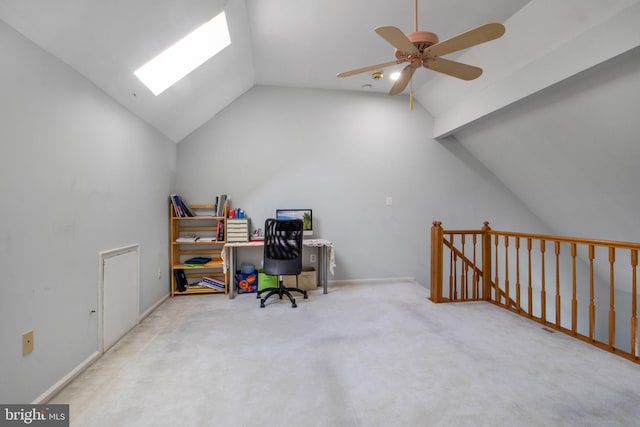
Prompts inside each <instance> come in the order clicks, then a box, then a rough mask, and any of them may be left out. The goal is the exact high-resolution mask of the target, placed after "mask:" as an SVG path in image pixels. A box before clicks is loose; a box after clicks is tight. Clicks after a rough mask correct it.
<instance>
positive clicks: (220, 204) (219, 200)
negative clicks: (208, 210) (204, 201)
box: [214, 194, 228, 216]
mask: <svg viewBox="0 0 640 427" xmlns="http://www.w3.org/2000/svg"><path fill="white" fill-rule="evenodd" d="M227 198H228V197H227V195H226V194H220V195H218V196H216V198H215V203H214V212H215V216H224V206H225V205H226V204H227Z"/></svg>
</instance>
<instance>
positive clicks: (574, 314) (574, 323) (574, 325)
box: [571, 243, 578, 336]
mask: <svg viewBox="0 0 640 427" xmlns="http://www.w3.org/2000/svg"><path fill="white" fill-rule="evenodd" d="M576 254H577V252H576V244H575V243H571V271H572V273H571V277H572V286H571V332H572V333H573V335H574V336H575V335H576V334H577V333H578V299H577V295H576V294H577V286H576V285H577V275H576Z"/></svg>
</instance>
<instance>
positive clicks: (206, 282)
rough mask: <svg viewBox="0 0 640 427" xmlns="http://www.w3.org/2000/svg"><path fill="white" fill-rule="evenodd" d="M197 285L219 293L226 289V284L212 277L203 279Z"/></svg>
mask: <svg viewBox="0 0 640 427" xmlns="http://www.w3.org/2000/svg"><path fill="white" fill-rule="evenodd" d="M198 284H199V285H203V286H206V287H207V288H211V289H216V290H219V291H224V290H225V288H226V284H225V283H224V282H223V281H222V280H218V279H216V278H214V277H203V278H202V281H201V282H200V283H198Z"/></svg>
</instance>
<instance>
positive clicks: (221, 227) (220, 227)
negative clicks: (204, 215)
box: [216, 220, 224, 241]
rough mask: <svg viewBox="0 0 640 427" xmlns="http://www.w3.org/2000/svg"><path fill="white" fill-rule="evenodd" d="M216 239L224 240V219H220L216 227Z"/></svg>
mask: <svg viewBox="0 0 640 427" xmlns="http://www.w3.org/2000/svg"><path fill="white" fill-rule="evenodd" d="M216 239H217V240H219V241H223V240H224V220H220V221H218V226H217V227H216Z"/></svg>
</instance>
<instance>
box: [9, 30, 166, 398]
mask: <svg viewBox="0 0 640 427" xmlns="http://www.w3.org/2000/svg"><path fill="white" fill-rule="evenodd" d="M0 56H1V57H2V58H4V59H3V65H2V67H0V129H1V131H0V176H1V179H0V194H2V207H1V209H0V211H1V212H2V213H1V215H2V221H1V222H0V272H2V275H1V279H0V280H1V283H2V286H1V289H2V295H1V296H0V324H1V325H2V326H1V327H0V402H4V403H27V402H31V401H33V400H34V399H36V398H37V397H38V396H40V395H41V394H42V393H44V392H45V391H47V390H48V389H49V388H50V387H51V386H52V385H54V384H55V383H56V382H58V381H59V380H60V379H61V378H63V377H64V376H65V375H67V374H68V373H69V372H70V371H72V370H73V369H74V368H75V367H77V366H78V365H79V364H81V363H82V362H83V361H84V360H85V359H87V358H88V357H90V356H91V355H92V354H93V353H94V352H95V351H96V350H97V348H98V318H97V316H96V314H91V310H97V309H98V307H97V303H98V253H99V252H100V251H103V250H107V249H112V248H116V247H121V246H124V245H127V244H130V243H140V245H141V249H140V251H141V252H140V258H141V268H140V288H141V294H140V312H141V313H143V312H144V311H145V310H147V309H148V308H149V307H151V306H153V305H154V304H155V303H156V302H158V301H159V300H160V299H161V298H162V297H163V296H165V295H166V294H167V293H168V289H169V287H168V281H167V278H168V277H169V275H168V249H167V240H168V229H167V228H168V225H167V195H168V194H169V193H170V192H171V190H172V185H173V182H174V175H175V145H174V144H173V143H171V142H170V141H168V140H167V139H166V138H165V137H163V136H161V135H160V134H159V133H158V132H157V131H155V130H153V129H152V128H151V127H150V126H148V125H146V124H145V123H143V122H142V121H141V120H139V119H138V118H136V117H134V116H133V115H131V114H130V113H128V112H127V111H125V110H124V109H123V108H122V107H121V106H120V105H118V104H117V103H115V102H114V101H113V100H112V99H111V98H108V97H107V96H106V95H105V94H104V93H103V92H101V91H100V90H98V89H97V88H96V87H95V86H93V85H92V84H91V83H89V82H88V81H87V80H86V79H84V78H83V77H81V76H80V75H79V74H78V73H76V72H75V71H74V70H72V69H71V68H69V67H67V66H66V65H64V64H63V63H61V62H60V61H58V60H56V59H55V58H53V57H52V56H50V55H49V54H47V53H45V52H44V51H42V50H41V49H40V48H38V47H37V46H35V45H34V44H32V43H31V42H29V41H27V40H26V39H24V38H23V37H22V36H21V35H19V34H18V33H16V32H15V31H13V30H12V29H11V28H9V27H8V26H7V25H5V24H4V23H3V22H2V21H0ZM159 268H160V269H161V272H162V273H163V276H164V277H163V279H162V280H158V279H157V278H156V275H157V270H158V269H159ZM29 330H34V333H35V339H34V344H35V345H34V348H35V349H34V352H33V353H31V354H29V355H27V356H22V340H21V336H22V334H23V333H24V332H27V331H29Z"/></svg>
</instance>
